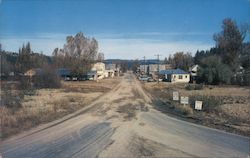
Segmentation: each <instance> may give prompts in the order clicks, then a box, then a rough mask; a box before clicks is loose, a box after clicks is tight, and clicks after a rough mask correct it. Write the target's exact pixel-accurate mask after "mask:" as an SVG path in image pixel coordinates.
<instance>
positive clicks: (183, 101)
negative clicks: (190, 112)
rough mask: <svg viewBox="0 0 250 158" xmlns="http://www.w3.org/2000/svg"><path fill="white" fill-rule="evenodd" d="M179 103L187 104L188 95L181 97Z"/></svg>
mask: <svg viewBox="0 0 250 158" xmlns="http://www.w3.org/2000/svg"><path fill="white" fill-rule="evenodd" d="M181 104H184V105H185V104H188V97H181Z"/></svg>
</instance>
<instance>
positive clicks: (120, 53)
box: [99, 39, 212, 59]
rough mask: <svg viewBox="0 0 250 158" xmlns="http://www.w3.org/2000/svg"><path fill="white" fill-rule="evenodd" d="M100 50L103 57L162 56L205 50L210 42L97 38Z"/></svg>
mask: <svg viewBox="0 0 250 158" xmlns="http://www.w3.org/2000/svg"><path fill="white" fill-rule="evenodd" d="M99 45H100V51H101V52H104V53H105V58H106V59H107V58H123V59H136V58H138V59H141V58H142V57H143V56H146V57H147V58H150V59H152V58H155V56H154V55H155V54H161V55H162V57H166V56H169V54H173V53H175V52H178V51H184V52H191V53H195V52H196V51H197V49H199V50H206V49H209V48H211V47H212V45H211V44H206V43H201V42H190V41H178V42H176V41H160V40H147V39H99Z"/></svg>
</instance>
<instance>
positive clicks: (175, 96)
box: [173, 91, 179, 101]
mask: <svg viewBox="0 0 250 158" xmlns="http://www.w3.org/2000/svg"><path fill="white" fill-rule="evenodd" d="M173 100H177V101H178V100H179V92H177V91H175V92H173Z"/></svg>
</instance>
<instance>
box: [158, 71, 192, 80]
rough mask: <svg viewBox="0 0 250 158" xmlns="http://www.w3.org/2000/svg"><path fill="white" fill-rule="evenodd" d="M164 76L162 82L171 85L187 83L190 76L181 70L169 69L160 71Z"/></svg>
mask: <svg viewBox="0 0 250 158" xmlns="http://www.w3.org/2000/svg"><path fill="white" fill-rule="evenodd" d="M160 74H161V75H164V80H165V81H167V82H172V83H188V82H189V81H190V74H189V73H188V72H185V71H183V70H181V69H170V70H162V71H160Z"/></svg>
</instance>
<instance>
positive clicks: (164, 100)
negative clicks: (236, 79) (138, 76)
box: [144, 83, 250, 136]
mask: <svg viewBox="0 0 250 158" xmlns="http://www.w3.org/2000/svg"><path fill="white" fill-rule="evenodd" d="M185 87H186V84H171V83H160V84H159V85H157V84H155V83H146V84H144V88H145V89H146V90H147V91H148V92H150V93H151V95H152V96H153V97H154V98H155V100H156V101H155V104H156V108H157V109H159V110H161V111H163V112H167V113H172V114H174V115H178V116H179V115H180V114H181V115H182V116H183V117H185V116H186V115H188V116H190V117H191V118H193V119H195V120H199V123H201V124H203V125H207V126H211V127H215V128H220V129H224V130H227V131H230V132H235V133H238V134H243V135H248V136H249V133H250V128H246V127H247V126H248V127H250V89H249V87H240V86H204V87H203V89H201V90H187V89H186V88H185ZM173 91H178V92H179V95H180V96H189V100H190V104H191V106H186V107H185V108H184V107H183V105H180V104H179V103H178V102H173V101H172V95H173ZM157 100H161V101H160V102H159V101H157ZM195 100H201V101H203V108H204V109H203V111H196V110H193V108H194V101H195ZM191 121H192V120H191Z"/></svg>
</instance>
